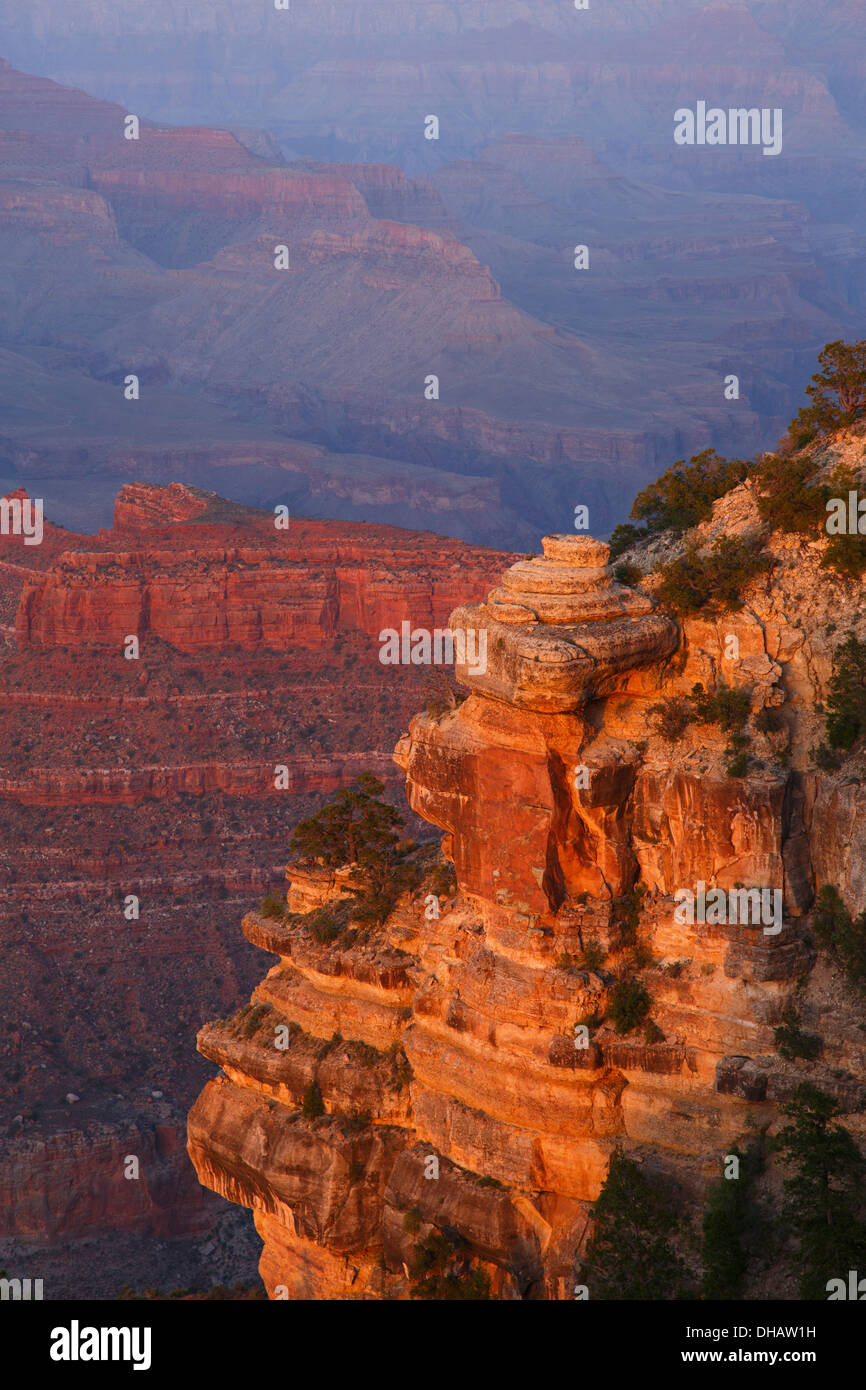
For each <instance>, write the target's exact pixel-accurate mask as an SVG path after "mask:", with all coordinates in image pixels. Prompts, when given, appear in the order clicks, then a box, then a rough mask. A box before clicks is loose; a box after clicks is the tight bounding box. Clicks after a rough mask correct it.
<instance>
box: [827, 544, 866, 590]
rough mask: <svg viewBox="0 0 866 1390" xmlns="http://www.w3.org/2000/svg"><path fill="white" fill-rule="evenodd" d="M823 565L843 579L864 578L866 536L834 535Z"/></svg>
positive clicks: (865, 570) (865, 571)
mask: <svg viewBox="0 0 866 1390" xmlns="http://www.w3.org/2000/svg"><path fill="white" fill-rule="evenodd" d="M821 566H822V568H823V569H827V570H833V572H834V573H835V574H838V575H840V576H841V577H842V578H843V579H862V577H863V575H864V573H866V536H859V535H858V536H844V535H843V536H832V537H831V538H830V541H829V543H828V545H827V549H826V550H825V551H824V554H823V556H822V557H821Z"/></svg>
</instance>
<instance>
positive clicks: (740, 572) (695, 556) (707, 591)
mask: <svg viewBox="0 0 866 1390" xmlns="http://www.w3.org/2000/svg"><path fill="white" fill-rule="evenodd" d="M769 565H770V561H769V560H768V559H767V558H766V557H765V556H763V555H761V554H760V553H759V552H758V551H757V549H756V548H755V547H754V545H750V544H749V543H748V542H746V541H744V540H741V539H740V538H739V537H736V536H719V537H718V539H717V540H716V541H714V542H713V545H712V547H711V549H710V550H709V552H708V553H707V554H704V555H702V554H700V552H699V551H698V550H697V549H696V548H695V547H694V546H690V547H689V548H688V549H687V550H686V552H685V554H684V555H681V556H680V558H679V559H678V560H672V561H671V563H670V564H669V565H664V566H662V568H661V570H660V571H659V574H660V576H661V583H660V585H659V589H658V596H659V599H660V600H661V602H662V603H663V604H664V605H665V607H667V608H669V609H670V610H671V612H672V613H676V614H677V615H679V616H680V617H685V616H686V615H688V614H689V613H701V612H705V613H725V612H737V611H738V610H739V609H740V608H742V606H743V601H742V598H741V596H740V595H741V591H742V589H744V588H745V586H746V585H747V584H748V583H749V582H750V581H751V580H752V579H755V578H756V577H757V576H758V575H759V574H763V573H764V572H765V571H766V570H767V569H768V568H769Z"/></svg>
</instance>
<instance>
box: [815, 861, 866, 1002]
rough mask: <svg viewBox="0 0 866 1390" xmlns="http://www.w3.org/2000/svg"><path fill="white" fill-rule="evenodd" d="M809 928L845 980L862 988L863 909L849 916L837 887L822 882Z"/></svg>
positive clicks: (865, 983) (865, 951)
mask: <svg viewBox="0 0 866 1390" xmlns="http://www.w3.org/2000/svg"><path fill="white" fill-rule="evenodd" d="M812 930H813V932H814V933H815V936H816V938H817V940H818V942H819V943H820V945H822V946H823V947H824V949H825V950H827V951H829V953H830V955H831V956H832V957H833V959H834V960H835V961H836V963H837V965H839V966H840V968H841V969H842V970H843V971H844V972H845V975H846V976H847V978H848V980H849V982H850V983H851V984H852V985H854V986H855V987H856V988H858V989H861V990H866V912H861V913H860V915H859V917H857V918H854V917H852V916H851V913H850V912H849V911H848V909H847V908H846V906H845V904H844V903H843V901H842V899H841V897H840V896H839V893H838V891H837V890H836V889H835V888H834V887H832V885H831V884H829V883H825V884H824V885H823V887H822V888H821V890H820V892H819V893H818V901H817V903H816V907H815V912H814V913H813V916H812Z"/></svg>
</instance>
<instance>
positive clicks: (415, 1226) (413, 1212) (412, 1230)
mask: <svg viewBox="0 0 866 1390" xmlns="http://www.w3.org/2000/svg"><path fill="white" fill-rule="evenodd" d="M423 1222H424V1218H423V1216H422V1215H421V1213H420V1211H419V1210H418V1208H417V1207H412V1208H410V1210H409V1211H407V1212H406V1215H405V1216H404V1217H403V1230H404V1231H406V1232H407V1233H408V1234H409V1235H410V1236H416V1235H417V1234H418V1232H419V1231H420V1229H421V1226H422V1225H423Z"/></svg>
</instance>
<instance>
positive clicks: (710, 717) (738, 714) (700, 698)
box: [690, 682, 751, 733]
mask: <svg viewBox="0 0 866 1390" xmlns="http://www.w3.org/2000/svg"><path fill="white" fill-rule="evenodd" d="M690 699H691V703H692V707H693V709H694V712H695V717H696V718H697V719H699V720H700V721H701V723H702V724H718V726H719V728H720V729H721V730H722V731H723V732H724V733H728V732H730V731H731V730H740V729H742V728H743V726H744V725H745V723H746V720H747V719H748V717H749V709H750V708H751V701H750V698H749V692H748V691H747V690H739V689H735V688H734V687H732V686H728V685H719V686H717V687H716V689H715V690H713V691H706V690H704V687H703V686H702V685H701V684H700V682H699V683H698V684H697V685H694V686H692V693H691V696H690Z"/></svg>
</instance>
